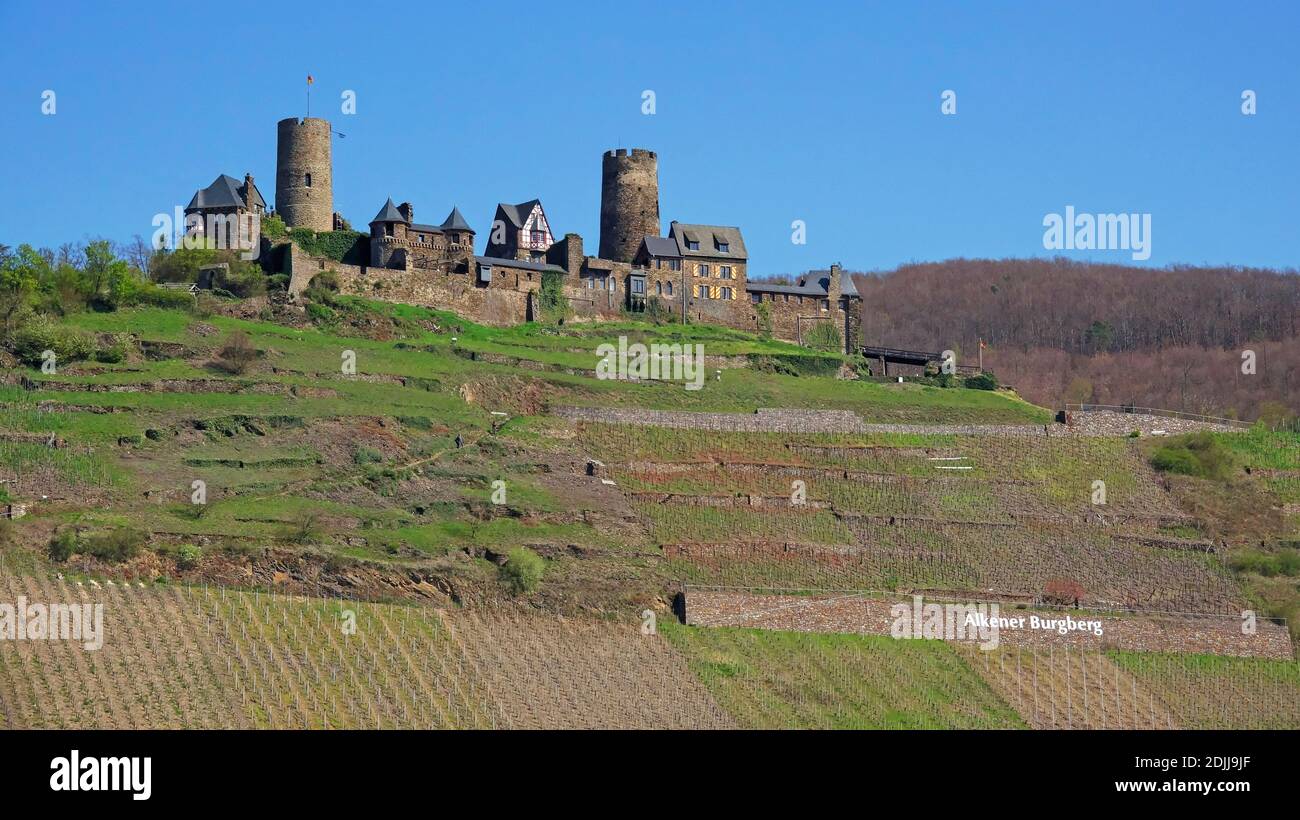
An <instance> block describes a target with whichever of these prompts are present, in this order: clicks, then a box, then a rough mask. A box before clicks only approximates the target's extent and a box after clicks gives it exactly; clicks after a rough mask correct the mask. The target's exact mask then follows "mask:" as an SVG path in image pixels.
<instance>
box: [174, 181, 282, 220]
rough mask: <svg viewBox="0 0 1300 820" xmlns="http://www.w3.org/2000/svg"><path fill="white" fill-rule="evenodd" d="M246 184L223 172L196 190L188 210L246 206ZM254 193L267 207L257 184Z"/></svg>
mask: <svg viewBox="0 0 1300 820" xmlns="http://www.w3.org/2000/svg"><path fill="white" fill-rule="evenodd" d="M243 188H244V185H243V183H241V182H240V181H239V180H237V179H235V178H234V177H232V176H229V175H227V174H222V175H221V176H219V177H217V178H216V179H215V180H213V181H212V184H211V185H209V186H208V187H206V188H202V189H200V190H198V191H195V192H194V197H193V198H192V199H191V200H190V204H189V205H188V206H186V208H185V210H186V211H193V210H197V209H199V208H245V207H248V206H247V205H246V204H245V200H244V192H243V190H242V189H243ZM253 193H254V194H256V196H257V199H258V200H259V204H261V205H262V207H266V203H265V202H260V200H261V199H262V195H261V194H258V193H257V186H256V185H254V186H253Z"/></svg>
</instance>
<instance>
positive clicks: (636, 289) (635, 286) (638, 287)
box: [627, 277, 645, 295]
mask: <svg viewBox="0 0 1300 820" xmlns="http://www.w3.org/2000/svg"><path fill="white" fill-rule="evenodd" d="M627 284H628V291H629V292H630V293H634V294H638V295H644V294H645V280H644V279H642V278H640V277H636V278H634V279H628V280H627Z"/></svg>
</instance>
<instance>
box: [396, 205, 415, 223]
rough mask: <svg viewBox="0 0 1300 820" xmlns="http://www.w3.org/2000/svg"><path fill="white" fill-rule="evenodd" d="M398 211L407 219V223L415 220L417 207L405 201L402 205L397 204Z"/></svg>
mask: <svg viewBox="0 0 1300 820" xmlns="http://www.w3.org/2000/svg"><path fill="white" fill-rule="evenodd" d="M397 211H398V213H400V214H401V215H402V218H403V219H405V220H406V221H407V223H410V222H413V221H414V219H415V209H414V208H412V207H411V203H409V202H403V203H402V204H401V205H398V206H397Z"/></svg>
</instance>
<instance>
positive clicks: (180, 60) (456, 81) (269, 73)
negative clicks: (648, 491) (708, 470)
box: [0, 0, 1300, 275]
mask: <svg viewBox="0 0 1300 820" xmlns="http://www.w3.org/2000/svg"><path fill="white" fill-rule="evenodd" d="M1298 30H1300V11H1298V10H1297V4H1294V3H1282V2H1277V3H1249V4H1241V3H1213V2H1203V1H1199V0H1190V1H1189V2H1179V3H1174V2H1152V3H1146V2H1141V3H1134V2H1131V0H1130V2H1090V3H1087V4H1068V5H1067V4H1058V3H1044V2H980V3H960V4H958V3H941V2H916V3H903V2H887V3H863V2H857V3H818V2H805V3H800V4H792V3H788V2H781V3H762V2H751V3H711V2H702V0H697V2H694V3H617V4H614V3H591V4H586V3H568V2H558V1H557V2H547V3H537V2H531V3H523V4H518V5H515V4H513V3H510V2H498V3H493V4H488V5H487V6H486V7H485V8H479V7H478V6H477V4H471V3H441V2H440V3H401V4H398V5H396V6H387V7H385V6H376V5H373V4H369V5H367V4H364V3H362V4H358V3H348V4H343V3H339V4H331V3H327V2H314V3H311V4H303V5H302V6H301V7H300V8H292V7H290V5H289V4H280V3H255V4H247V5H244V4H240V3H237V2H235V3H222V4H219V5H213V4H210V3H207V4H205V3H198V4H179V3H166V4H163V3H132V4H131V5H130V8H129V9H122V8H116V7H109V6H108V5H107V4H103V5H101V4H95V5H91V4H89V3H79V2H70V3H61V4H57V5H56V4H49V3H40V4H38V3H17V2H13V0H4V2H3V3H2V4H0V33H3V42H4V48H2V49H0V123H2V124H3V128H0V158H2V159H0V162H3V166H4V169H3V178H4V180H5V182H4V185H3V189H4V193H5V195H4V196H3V197H0V242H3V243H6V244H9V245H16V244H19V243H21V242H29V243H32V244H35V245H47V246H54V245H58V244H59V243H62V242H66V241H77V240H82V239H86V238H89V237H97V236H105V237H109V238H112V239H120V240H125V239H129V238H130V237H131V236H132V235H134V234H140V235H143V236H148V235H149V234H150V233H151V231H152V225H151V221H152V219H153V216H154V214H156V213H159V212H170V211H171V210H172V208H174V207H175V206H177V205H180V206H184V205H185V204H186V203H187V202H188V201H189V198H190V196H191V195H192V194H193V192H194V190H195V189H196V188H199V187H202V186H206V185H207V184H208V183H209V182H211V181H212V179H213V178H214V177H216V175H217V174H219V173H228V174H231V175H232V176H236V177H242V175H243V173H244V172H245V171H251V172H252V173H253V174H254V175H255V177H256V178H257V180H258V181H259V187H261V189H262V191H263V193H264V194H265V195H266V196H267V198H268V199H271V198H273V196H274V188H275V186H274V178H275V123H276V121H277V120H278V119H280V118H282V117H286V116H293V115H301V114H303V113H305V111H304V109H305V95H304V90H305V75H306V74H307V73H308V72H310V73H312V74H313V75H314V76H315V79H316V83H315V85H314V87H313V98H312V113H313V115H319V116H325V117H328V118H330V119H331V120H332V121H333V122H334V126H335V129H336V130H337V131H340V132H342V133H344V134H346V138H344V139H341V140H338V139H336V141H335V144H334V195H335V208H336V209H337V210H339V211H341V212H342V213H343V214H344V216H346V217H347V218H348V219H350V220H351V221H352V222H353V224H355V225H358V226H362V225H364V224H365V223H366V222H367V221H368V220H369V219H370V218H371V217H372V216H373V215H374V214H375V212H376V211H378V210H379V208H380V206H381V205H382V204H383V202H384V199H385V198H386V197H388V196H390V195H391V196H392V197H393V198H394V199H395V200H396V201H399V202H400V201H402V200H410V201H411V202H413V203H414V205H415V209H416V216H417V219H418V220H419V221H435V220H436V221H441V219H442V218H443V217H444V216H445V215H446V214H447V212H448V211H449V210H450V208H451V206H452V205H453V204H456V205H459V206H460V208H461V210H462V211H463V212H464V214H465V216H466V217H467V218H468V219H469V221H470V224H471V225H472V226H474V227H475V228H476V229H477V230H478V231H479V234H480V243H479V244H480V250H482V248H481V245H482V239H483V238H484V236H485V234H486V229H487V226H488V224H489V223H490V220H491V218H492V213H493V208H494V205H495V203H496V202H498V201H509V202H522V201H524V200H527V199H531V198H533V197H539V198H541V200H542V202H543V204H544V205H545V207H546V210H547V214H548V216H549V217H550V219H551V223H552V225H553V227H554V228H555V229H556V230H557V232H559V233H563V232H568V231H576V232H578V233H581V234H582V235H583V237H584V239H585V242H586V246H587V248H588V252H589V253H594V252H595V248H596V245H597V242H598V234H599V231H598V225H599V206H600V157H601V153H602V152H603V151H604V150H606V149H608V148H613V147H618V146H623V147H628V146H639V147H647V148H651V149H654V150H656V151H658V153H659V157H660V206H661V213H662V218H663V227H664V230H665V231H666V230H667V224H668V221H669V220H672V219H677V220H680V221H683V222H702V223H716V224H725V225H738V226H740V227H741V228H742V230H743V231H744V235H745V238H746V242H747V244H748V247H749V252H750V257H751V275H763V274H774V273H786V272H797V271H802V270H806V269H808V268H811V267H823V266H825V265H827V264H829V263H831V262H837V261H838V262H841V263H843V264H844V265H845V266H846V267H848V268H850V269H854V270H877V269H886V268H891V267H893V266H895V265H897V264H899V263H903V262H907V261H925V260H938V259H946V258H950V257H957V256H967V257H976V256H995V257H998V256H1022V257H1023V256H1049V255H1054V252H1049V251H1046V250H1044V249H1043V241H1042V240H1043V233H1044V228H1043V227H1042V222H1043V218H1044V216H1045V215H1046V214H1049V213H1061V212H1063V211H1064V209H1065V207H1066V206H1067V205H1073V206H1075V208H1076V209H1077V210H1078V211H1081V212H1090V213H1097V212H1107V213H1109V212H1136V213H1149V214H1151V219H1152V254H1151V258H1150V259H1149V260H1148V261H1147V262H1146V263H1144V264H1149V265H1165V264H1170V263H1189V264H1202V263H1209V264H1224V263H1227V264H1240V265H1260V266H1276V267H1295V266H1297V264H1298V260H1300V229H1297V224H1296V223H1297V218H1298V216H1300V193H1298V192H1300V184H1298V183H1300V170H1298V166H1297V162H1296V159H1297V154H1298V153H1300V88H1298V86H1300V70H1298V69H1300V49H1296V48H1295V44H1294V37H1295V34H1296V32H1297V31H1298ZM46 89H51V90H54V91H55V93H56V95H57V97H56V102H57V109H56V110H57V113H56V114H55V115H54V116H45V115H43V114H42V113H41V95H42V92H43V91H44V90H46ZM349 89H350V90H353V91H355V92H356V98H357V113H356V114H355V115H352V116H344V115H342V114H341V113H340V95H341V94H342V92H343V91H344V90H349ZM647 89H650V90H653V91H654V92H655V95H656V113H655V114H653V115H650V116H647V115H644V114H642V113H641V108H642V92H643V91H644V90H647ZM946 89H951V90H953V91H955V92H956V94H957V113H956V115H954V116H945V115H943V114H942V113H941V111H940V102H941V100H940V95H941V93H942V92H943V91H944V90H946ZM1245 89H1251V90H1253V91H1255V92H1256V94H1257V100H1258V113H1257V114H1256V115H1254V116H1244V115H1243V114H1242V113H1241V94H1242V91H1243V90H1245ZM796 219H800V220H803V221H804V222H805V223H806V225H807V243H806V244H803V245H798V244H794V243H792V242H791V222H792V221H793V220H796ZM1062 255H1066V256H1071V257H1073V258H1095V259H1102V260H1109V261H1116V262H1128V261H1130V254H1129V253H1127V252H1124V251H1109V252H1097V251H1093V252H1088V251H1067V252H1062Z"/></svg>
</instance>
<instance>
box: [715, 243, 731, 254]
mask: <svg viewBox="0 0 1300 820" xmlns="http://www.w3.org/2000/svg"><path fill="white" fill-rule="evenodd" d="M718 253H731V245H730V243H727V242H719V243H718Z"/></svg>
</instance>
